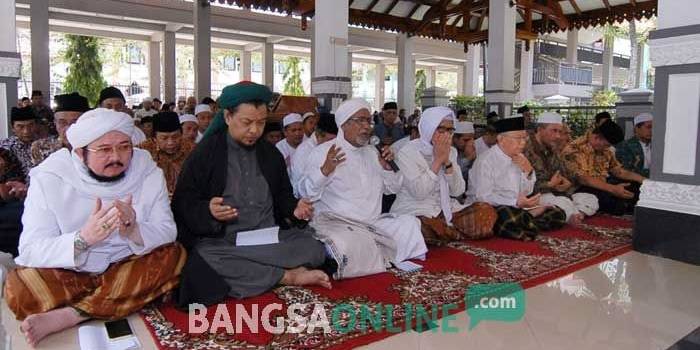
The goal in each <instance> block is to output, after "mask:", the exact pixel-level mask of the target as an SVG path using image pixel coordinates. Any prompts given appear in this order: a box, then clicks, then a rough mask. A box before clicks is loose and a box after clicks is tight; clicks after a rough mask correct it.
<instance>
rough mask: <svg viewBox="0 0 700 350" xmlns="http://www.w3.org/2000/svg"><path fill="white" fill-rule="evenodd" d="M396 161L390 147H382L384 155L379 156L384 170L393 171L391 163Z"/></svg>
mask: <svg viewBox="0 0 700 350" xmlns="http://www.w3.org/2000/svg"><path fill="white" fill-rule="evenodd" d="M392 160H394V152H392V151H391V148H390V147H389V146H386V145H385V146H384V147H382V153H381V154H380V155H379V164H381V165H382V167H383V168H384V170H387V171H388V170H391V165H389V162H390V161H392Z"/></svg>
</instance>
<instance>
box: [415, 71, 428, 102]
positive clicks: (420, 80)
mask: <svg viewBox="0 0 700 350" xmlns="http://www.w3.org/2000/svg"><path fill="white" fill-rule="evenodd" d="M427 83H428V77H427V76H426V75H425V71H424V70H422V69H419V70H417V71H416V106H420V105H421V103H420V98H421V97H423V91H425V88H426V85H427Z"/></svg>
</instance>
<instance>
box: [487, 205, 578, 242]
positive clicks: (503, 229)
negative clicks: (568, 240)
mask: <svg viewBox="0 0 700 350" xmlns="http://www.w3.org/2000/svg"><path fill="white" fill-rule="evenodd" d="M496 213H497V214H498V220H497V221H496V224H495V225H494V228H493V231H494V233H495V234H496V235H498V236H501V237H505V238H512V239H519V240H522V241H531V240H533V239H534V238H535V236H537V235H538V234H539V233H540V231H548V230H555V229H558V228H561V227H563V226H564V225H565V224H566V213H564V211H563V210H561V209H559V208H557V207H551V208H549V209H547V210H545V211H544V213H542V214H541V215H540V216H538V217H534V216H532V214H530V212H528V211H527V210H524V209H520V208H516V207H510V206H499V207H496Z"/></svg>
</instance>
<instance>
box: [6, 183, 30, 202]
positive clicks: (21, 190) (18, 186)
mask: <svg viewBox="0 0 700 350" xmlns="http://www.w3.org/2000/svg"><path fill="white" fill-rule="evenodd" d="M5 185H7V186H9V187H10V189H9V191H8V194H9V195H10V196H12V197H14V198H17V199H23V198H25V197H27V185H26V184H25V183H23V182H19V181H8V182H6V183H5Z"/></svg>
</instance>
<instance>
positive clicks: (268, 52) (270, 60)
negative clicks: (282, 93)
mask: <svg viewBox="0 0 700 350" xmlns="http://www.w3.org/2000/svg"><path fill="white" fill-rule="evenodd" d="M262 61H263V62H262V68H263V74H262V75H263V85H266V86H267V87H269V88H270V90H274V88H275V44H273V43H265V44H264V45H263V47H262Z"/></svg>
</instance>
